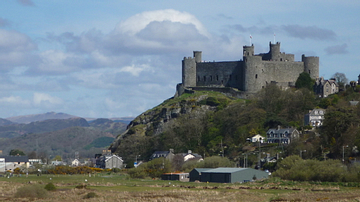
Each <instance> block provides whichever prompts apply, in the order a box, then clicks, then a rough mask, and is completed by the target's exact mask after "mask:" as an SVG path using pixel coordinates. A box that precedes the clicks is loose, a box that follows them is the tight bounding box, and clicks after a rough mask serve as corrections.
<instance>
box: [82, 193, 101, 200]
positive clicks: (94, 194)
mask: <svg viewBox="0 0 360 202" xmlns="http://www.w3.org/2000/svg"><path fill="white" fill-rule="evenodd" d="M97 196H98V195H97V194H96V193H95V192H89V193H87V194H86V195H85V196H84V197H83V199H88V198H95V197H97Z"/></svg>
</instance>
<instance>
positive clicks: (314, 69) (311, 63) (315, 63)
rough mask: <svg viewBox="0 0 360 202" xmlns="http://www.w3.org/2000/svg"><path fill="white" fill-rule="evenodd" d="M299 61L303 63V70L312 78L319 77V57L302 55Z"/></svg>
mask: <svg viewBox="0 0 360 202" xmlns="http://www.w3.org/2000/svg"><path fill="white" fill-rule="evenodd" d="M301 61H302V62H303V63H304V72H306V73H308V74H310V77H311V78H312V79H316V78H318V77H319V57H315V56H310V57H306V56H305V55H302V56H301Z"/></svg>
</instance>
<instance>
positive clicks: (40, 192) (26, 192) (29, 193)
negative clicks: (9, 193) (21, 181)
mask: <svg viewBox="0 0 360 202" xmlns="http://www.w3.org/2000/svg"><path fill="white" fill-rule="evenodd" d="M15 197H16V198H46V197H48V193H47V191H46V190H45V189H44V188H43V187H42V186H40V185H29V186H25V187H20V188H18V189H17V191H16V193H15Z"/></svg>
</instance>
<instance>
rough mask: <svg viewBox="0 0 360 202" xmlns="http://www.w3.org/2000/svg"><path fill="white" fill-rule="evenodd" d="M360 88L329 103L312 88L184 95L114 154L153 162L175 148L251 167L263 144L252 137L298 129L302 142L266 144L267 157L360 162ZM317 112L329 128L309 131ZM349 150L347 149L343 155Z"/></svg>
mask: <svg viewBox="0 0 360 202" xmlns="http://www.w3.org/2000/svg"><path fill="white" fill-rule="evenodd" d="M359 92H360V87H359V86H358V87H356V88H351V87H350V88H348V89H347V90H346V91H343V92H340V93H339V94H334V95H331V96H329V97H327V98H318V97H316V96H315V95H314V93H313V92H312V91H310V90H308V89H305V88H301V89H295V88H290V89H288V90H281V89H279V88H278V87H277V86H275V85H269V86H267V87H266V88H264V89H263V90H261V91H260V92H259V93H257V94H256V96H255V98H253V99H252V100H246V101H244V100H239V99H236V98H231V97H226V96H224V95H222V94H220V93H214V92H196V93H194V94H183V95H181V96H180V97H178V98H172V99H169V100H166V101H164V102H163V103H162V104H160V105H159V106H157V107H155V108H153V109H151V110H148V111H146V112H144V113H143V114H141V115H139V116H138V117H136V118H135V119H134V120H133V121H132V122H131V123H130V124H129V125H128V129H127V130H126V131H125V132H124V133H122V134H121V135H119V136H118V137H117V139H116V140H115V141H114V142H113V143H112V145H111V146H110V149H111V150H112V151H113V152H115V153H118V154H119V155H121V156H122V157H123V158H124V159H125V160H126V161H133V159H135V155H141V157H142V158H143V159H145V160H148V158H149V156H150V155H151V153H152V152H154V151H156V150H160V151H167V150H169V149H170V148H172V149H174V151H175V153H181V152H186V151H187V150H192V151H193V152H195V153H199V154H201V155H205V156H213V155H216V156H217V155H224V156H226V157H228V158H230V159H231V160H233V161H236V162H239V160H240V159H243V158H244V155H246V156H248V157H247V158H248V159H247V161H248V165H250V166H251V165H254V164H255V163H256V162H257V161H258V153H257V152H258V149H259V148H258V144H251V143H249V142H248V141H247V138H249V137H251V136H253V135H256V134H260V135H262V136H263V137H266V131H267V130H268V129H269V128H277V127H278V126H280V127H281V128H287V127H293V128H296V129H298V130H299V131H300V133H301V135H300V139H298V140H297V141H292V142H291V144H289V145H278V144H264V145H262V147H263V148H262V149H261V151H262V152H266V153H268V154H269V155H270V156H277V155H281V157H286V156H288V155H299V151H305V150H306V152H303V153H302V157H303V158H309V159H311V158H317V159H323V158H324V156H325V157H326V158H335V159H336V158H337V159H340V158H341V157H342V154H343V153H344V155H345V156H347V157H351V158H359V155H360V153H359V152H358V150H357V149H356V148H360V125H359V124H358V123H359V120H360V105H358V106H353V105H351V104H350V102H349V101H352V100H360V93H359ZM314 108H324V109H326V114H325V121H324V125H323V127H320V128H314V129H313V130H307V129H311V127H304V125H303V124H304V115H305V114H306V113H308V112H309V110H311V109H314ZM343 145H348V147H347V148H355V149H347V150H345V149H344V151H342V150H341V148H343Z"/></svg>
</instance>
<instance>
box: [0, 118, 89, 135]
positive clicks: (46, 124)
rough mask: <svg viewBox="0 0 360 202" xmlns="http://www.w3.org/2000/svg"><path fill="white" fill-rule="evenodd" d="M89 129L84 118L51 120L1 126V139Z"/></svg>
mask: <svg viewBox="0 0 360 202" xmlns="http://www.w3.org/2000/svg"><path fill="white" fill-rule="evenodd" d="M74 126H80V127H89V126H90V125H89V124H88V122H87V121H86V120H85V119H83V118H70V119H49V120H44V121H36V122H31V123H28V124H11V125H3V126H0V138H13V137H18V136H20V135H22V134H28V133H45V132H52V131H57V130H62V129H65V128H69V127H74Z"/></svg>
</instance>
